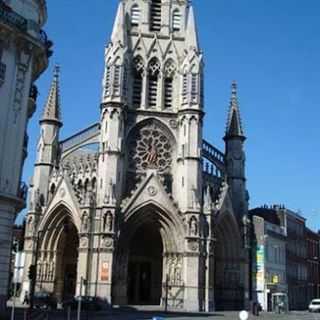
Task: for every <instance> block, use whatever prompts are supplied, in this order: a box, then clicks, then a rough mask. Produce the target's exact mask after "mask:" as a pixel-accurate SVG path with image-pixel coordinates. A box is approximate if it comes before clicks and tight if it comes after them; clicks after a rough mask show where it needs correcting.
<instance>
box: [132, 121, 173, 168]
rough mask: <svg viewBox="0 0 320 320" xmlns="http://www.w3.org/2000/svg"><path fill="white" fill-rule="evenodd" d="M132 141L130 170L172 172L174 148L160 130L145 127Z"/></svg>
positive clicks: (134, 135)
mask: <svg viewBox="0 0 320 320" xmlns="http://www.w3.org/2000/svg"><path fill="white" fill-rule="evenodd" d="M130 140H131V141H130V142H129V148H130V151H129V157H130V169H134V170H138V171H143V170H146V169H157V170H159V172H161V173H166V172H168V171H169V170H170V167H171V162H172V157H171V153H172V146H171V143H170V140H169V138H168V137H167V136H166V135H165V134H164V133H163V131H162V130H161V129H160V128H158V127H156V126H154V125H151V126H148V127H143V128H141V129H138V130H137V131H136V132H135V133H134V134H133V136H132V137H131V139H130Z"/></svg>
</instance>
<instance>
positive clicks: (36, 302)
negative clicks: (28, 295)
mask: <svg viewBox="0 0 320 320" xmlns="http://www.w3.org/2000/svg"><path fill="white" fill-rule="evenodd" d="M33 306H34V308H36V309H54V308H55V307H56V301H55V299H53V297H52V295H51V294H50V293H48V292H46V291H39V292H36V293H35V294H34V298H33Z"/></svg>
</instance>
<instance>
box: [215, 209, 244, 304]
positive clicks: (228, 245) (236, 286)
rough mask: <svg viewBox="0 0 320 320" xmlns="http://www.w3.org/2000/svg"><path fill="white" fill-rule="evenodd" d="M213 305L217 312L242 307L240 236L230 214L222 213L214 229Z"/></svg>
mask: <svg viewBox="0 0 320 320" xmlns="http://www.w3.org/2000/svg"><path fill="white" fill-rule="evenodd" d="M215 237H216V246H215V267H214V273H215V274H214V279H215V289H214V292H215V305H216V309H217V310H240V309H241V308H242V307H243V305H242V304H243V292H244V288H243V287H241V285H240V284H241V276H240V275H241V267H242V266H241V261H240V257H241V243H242V241H241V236H240V232H239V226H238V223H237V221H236V220H235V219H234V217H233V216H232V214H231V213H229V212H223V213H222V216H221V218H220V219H219V221H218V223H217V226H216V228H215Z"/></svg>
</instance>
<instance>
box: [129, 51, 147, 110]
mask: <svg viewBox="0 0 320 320" xmlns="http://www.w3.org/2000/svg"><path fill="white" fill-rule="evenodd" d="M143 70H144V64H143V60H142V58H140V57H137V58H135V60H134V66H133V92H132V104H133V106H134V107H135V108H140V106H141V96H142V74H143Z"/></svg>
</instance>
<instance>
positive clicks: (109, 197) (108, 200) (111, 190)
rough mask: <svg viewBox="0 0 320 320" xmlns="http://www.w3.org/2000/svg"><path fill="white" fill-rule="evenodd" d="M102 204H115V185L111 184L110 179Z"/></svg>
mask: <svg viewBox="0 0 320 320" xmlns="http://www.w3.org/2000/svg"><path fill="white" fill-rule="evenodd" d="M104 203H105V204H115V203H116V197H115V185H114V183H113V182H112V179H110V182H109V184H108V187H107V190H106V195H105V197H104Z"/></svg>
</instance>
